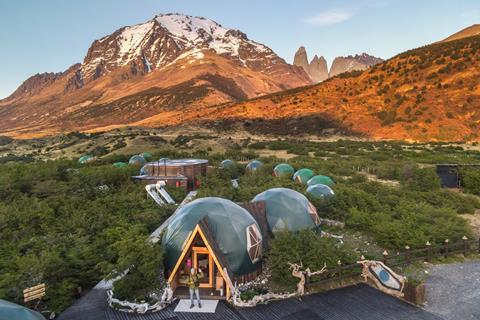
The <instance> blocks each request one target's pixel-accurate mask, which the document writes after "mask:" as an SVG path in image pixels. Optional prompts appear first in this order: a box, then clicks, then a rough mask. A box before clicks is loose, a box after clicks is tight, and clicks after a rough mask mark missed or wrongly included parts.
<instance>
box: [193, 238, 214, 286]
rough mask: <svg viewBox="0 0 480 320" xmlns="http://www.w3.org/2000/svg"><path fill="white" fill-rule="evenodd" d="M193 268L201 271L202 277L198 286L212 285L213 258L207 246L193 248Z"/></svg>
mask: <svg viewBox="0 0 480 320" xmlns="http://www.w3.org/2000/svg"><path fill="white" fill-rule="evenodd" d="M193 262H194V268H195V269H197V270H198V269H200V270H202V272H203V278H202V279H200V287H202V288H212V287H213V259H212V256H211V255H210V254H209V252H208V250H207V248H198V247H195V248H193Z"/></svg>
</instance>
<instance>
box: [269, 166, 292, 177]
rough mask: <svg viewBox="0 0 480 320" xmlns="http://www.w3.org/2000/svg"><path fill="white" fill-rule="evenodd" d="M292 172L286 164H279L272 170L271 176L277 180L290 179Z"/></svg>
mask: <svg viewBox="0 0 480 320" xmlns="http://www.w3.org/2000/svg"><path fill="white" fill-rule="evenodd" d="M294 171H295V170H294V169H293V167H292V166H291V165H289V164H288V163H280V164H278V165H277V166H276V167H275V168H274V169H273V175H274V176H275V177H279V178H290V177H291V176H292V175H293V172H294Z"/></svg>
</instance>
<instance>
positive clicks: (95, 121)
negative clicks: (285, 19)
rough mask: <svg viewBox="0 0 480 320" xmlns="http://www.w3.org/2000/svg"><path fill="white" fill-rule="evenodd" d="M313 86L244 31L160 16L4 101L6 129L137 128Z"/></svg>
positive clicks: (14, 132)
mask: <svg viewBox="0 0 480 320" xmlns="http://www.w3.org/2000/svg"><path fill="white" fill-rule="evenodd" d="M309 83H311V80H310V78H309V77H308V75H307V74H306V73H305V72H304V71H303V70H302V69H300V68H298V67H296V66H292V65H289V64H287V63H286V62H285V61H284V60H283V59H281V58H280V57H279V56H278V55H276V54H275V53H274V52H273V51H272V50H271V49H270V48H268V47H267V46H265V45H263V44H260V43H257V42H255V41H253V40H250V39H249V38H248V37H247V36H246V35H245V34H244V33H242V32H241V31H239V30H234V29H227V28H224V27H223V26H221V25H220V24H218V23H216V22H214V21H212V20H209V19H205V18H201V17H192V16H186V15H180V14H166V15H158V16H156V17H154V18H153V19H152V20H150V21H147V22H145V23H141V24H138V25H135V26H130V27H124V28H121V29H119V30H117V31H115V32H114V33H112V34H110V35H107V36H105V37H103V38H101V39H99V40H95V41H94V42H93V44H92V45H91V47H90V48H89V50H88V52H87V54H86V56H85V59H84V61H83V62H82V63H77V64H74V65H73V66H72V67H70V68H69V69H68V70H66V71H64V72H61V73H45V74H38V75H35V76H33V77H31V78H29V79H27V80H26V81H25V82H24V83H23V84H22V85H21V86H20V87H19V88H18V89H17V90H16V91H15V92H14V93H13V94H12V95H11V96H10V97H8V98H6V99H4V100H0V134H2V135H10V136H16V137H33V136H41V135H51V134H57V133H60V132H64V131H72V130H86V129H94V128H98V127H119V126H126V125H135V124H138V123H141V122H142V121H143V120H145V119H147V118H149V117H152V116H155V115H159V114H161V115H162V116H168V115H169V114H170V113H171V112H180V113H183V112H184V111H185V109H186V108H191V109H194V110H196V109H201V108H204V107H205V106H210V105H215V104H221V103H226V102H232V101H242V100H245V99H248V98H253V97H257V96H260V95H264V94H267V93H272V92H277V91H282V90H285V89H289V88H295V87H298V86H303V85H306V84H309ZM158 124H161V122H160V123H158Z"/></svg>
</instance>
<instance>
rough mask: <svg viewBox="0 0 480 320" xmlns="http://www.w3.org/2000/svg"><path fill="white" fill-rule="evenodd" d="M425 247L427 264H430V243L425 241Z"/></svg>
mask: <svg viewBox="0 0 480 320" xmlns="http://www.w3.org/2000/svg"><path fill="white" fill-rule="evenodd" d="M425 245H426V246H427V262H430V260H432V245H431V244H430V241H427V243H425Z"/></svg>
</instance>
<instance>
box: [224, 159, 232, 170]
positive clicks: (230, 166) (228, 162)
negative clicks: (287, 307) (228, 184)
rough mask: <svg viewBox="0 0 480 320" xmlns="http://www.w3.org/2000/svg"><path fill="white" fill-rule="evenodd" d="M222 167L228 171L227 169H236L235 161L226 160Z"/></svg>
mask: <svg viewBox="0 0 480 320" xmlns="http://www.w3.org/2000/svg"><path fill="white" fill-rule="evenodd" d="M220 167H221V168H222V169H227V168H234V167H235V161H233V160H230V159H225V160H223V161H222V163H221V164H220Z"/></svg>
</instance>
